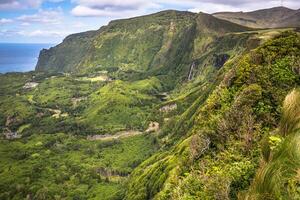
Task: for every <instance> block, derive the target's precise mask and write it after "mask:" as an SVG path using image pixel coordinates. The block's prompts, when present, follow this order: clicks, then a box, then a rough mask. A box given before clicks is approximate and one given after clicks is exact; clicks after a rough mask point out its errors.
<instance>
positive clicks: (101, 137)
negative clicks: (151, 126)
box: [87, 130, 143, 141]
mask: <svg viewBox="0 0 300 200" xmlns="http://www.w3.org/2000/svg"><path fill="white" fill-rule="evenodd" d="M141 134H143V132H140V131H133V130H131V131H121V132H118V133H116V134H114V135H93V136H88V137H87V139H88V140H101V141H106V140H114V139H120V138H127V137H132V136H136V135H141Z"/></svg>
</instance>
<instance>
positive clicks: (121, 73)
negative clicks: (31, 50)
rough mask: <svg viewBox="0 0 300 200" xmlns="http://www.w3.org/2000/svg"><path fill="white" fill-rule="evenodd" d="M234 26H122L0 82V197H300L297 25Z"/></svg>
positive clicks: (146, 22) (167, 22)
mask: <svg viewBox="0 0 300 200" xmlns="http://www.w3.org/2000/svg"><path fill="white" fill-rule="evenodd" d="M230 21H231V20H229V21H226V20H224V19H219V18H216V17H214V16H213V15H209V14H205V13H198V14H196V13H191V12H182V11H173V10H169V11H163V12H159V13H155V14H151V15H147V16H141V17H136V18H131V19H125V20H116V21H112V22H110V23H109V24H108V25H107V26H104V27H101V28H100V29H99V30H96V31H89V32H85V33H78V34H74V35H70V36H68V37H67V38H66V39H65V40H64V41H63V42H62V43H61V44H59V45H57V46H55V47H51V48H50V49H48V50H46V49H44V50H42V51H41V53H40V56H39V61H38V64H37V67H36V70H35V71H32V72H26V73H7V74H1V75H0V95H1V99H0V131H1V133H2V135H1V139H0V161H1V162H0V175H1V179H0V199H37V200H43V199H76V200H77V199H78V200H79V199H82V200H83V199H100V200H121V199H124V200H147V199H153V200H167V199H172V200H192V199H220V200H221V199H222V200H223V199H249V200H252V199H253V200H254V199H257V200H260V199H270V200H271V199H297V198H299V197H300V193H299V184H300V180H299V173H298V171H299V168H300V164H299V160H300V159H299V157H300V156H299V151H298V149H297V148H298V146H299V142H298V137H299V127H300V121H299V120H300V117H299V116H300V110H299V98H300V95H299V89H298V88H299V85H300V33H299V32H298V31H299V30H298V29H296V28H294V27H281V28H273V27H269V28H264V29H255V27H246V26H243V25H239V24H235V23H232V22H230ZM293 147H297V148H293ZM286 149H288V150H289V151H290V152H292V153H291V154H289V153H287V151H286ZM285 154H288V155H285ZM282 155H284V156H282ZM285 158H288V159H285ZM283 168H286V169H288V170H287V171H284V170H283ZM272 169H274V170H273V171H272ZM278 174H279V175H278ZM277 175H278V177H279V178H278V177H277ZM267 197H268V198H267Z"/></svg>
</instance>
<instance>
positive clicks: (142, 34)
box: [36, 11, 249, 76]
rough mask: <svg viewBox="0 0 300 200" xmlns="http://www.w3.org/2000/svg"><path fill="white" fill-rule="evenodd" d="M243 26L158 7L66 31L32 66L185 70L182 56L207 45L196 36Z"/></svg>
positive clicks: (68, 69) (60, 69)
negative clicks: (80, 30)
mask: <svg viewBox="0 0 300 200" xmlns="http://www.w3.org/2000/svg"><path fill="white" fill-rule="evenodd" d="M245 30H249V29H248V28H246V27H243V26H240V25H237V24H233V23H231V22H228V21H224V20H221V19H218V18H215V17H213V16H211V15H209V14H204V13H199V14H196V13H191V12H179V11H163V12H159V13H156V14H152V15H148V16H143V17H136V18H132V19H125V20H117V21H112V22H110V23H109V24H108V25H107V26H104V27H102V28H100V29H99V30H97V31H90V32H85V33H78V34H74V35H70V36H68V37H67V38H66V39H65V40H64V41H63V42H62V43H61V44H59V45H57V46H55V47H53V48H50V49H49V50H46V49H44V50H42V51H41V52H40V55H39V60H38V63H37V66H36V70H37V71H47V72H95V71H101V70H107V71H110V70H115V69H116V68H117V70H118V69H121V70H125V71H128V70H133V71H138V72H146V71H147V72H148V71H153V72H155V71H157V70H160V73H162V72H164V73H166V72H168V71H171V70H172V71H175V70H174V68H176V67H178V66H181V71H182V73H185V76H187V74H188V70H189V67H190V66H188V65H187V66H185V67H183V66H182V65H183V64H185V62H183V60H186V59H188V58H189V57H191V56H192V55H193V54H195V53H196V54H197V55H199V56H201V55H202V54H201V52H199V51H200V49H202V48H203V47H202V46H203V45H207V44H204V43H203V44H202V43H200V44H199V45H200V46H199V47H195V45H198V44H197V43H195V41H200V40H202V39H203V38H207V37H209V38H212V41H214V39H216V38H217V37H219V36H221V35H223V34H226V33H229V32H230V33H232V32H241V31H245ZM209 41H210V40H209ZM195 51H197V52H195ZM166 58H168V59H166ZM162 68H163V70H162ZM177 71H179V70H177Z"/></svg>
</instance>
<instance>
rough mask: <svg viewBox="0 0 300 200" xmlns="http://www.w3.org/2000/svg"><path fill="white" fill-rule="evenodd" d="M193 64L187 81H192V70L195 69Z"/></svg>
mask: <svg viewBox="0 0 300 200" xmlns="http://www.w3.org/2000/svg"><path fill="white" fill-rule="evenodd" d="M195 65H196V64H195V62H193V63H192V65H191V67H190V71H189V76H188V81H190V80H192V78H193V70H194V68H195Z"/></svg>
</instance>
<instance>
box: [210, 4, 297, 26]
mask: <svg viewBox="0 0 300 200" xmlns="http://www.w3.org/2000/svg"><path fill="white" fill-rule="evenodd" d="M212 15H213V16H215V17H217V18H220V19H224V20H228V21H231V22H233V23H237V24H240V25H244V26H248V27H251V28H287V27H300V22H299V21H300V10H299V9H295V10H294V9H290V8H287V7H273V8H268V9H261V10H255V11H250V12H217V13H213V14H212Z"/></svg>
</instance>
